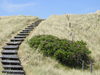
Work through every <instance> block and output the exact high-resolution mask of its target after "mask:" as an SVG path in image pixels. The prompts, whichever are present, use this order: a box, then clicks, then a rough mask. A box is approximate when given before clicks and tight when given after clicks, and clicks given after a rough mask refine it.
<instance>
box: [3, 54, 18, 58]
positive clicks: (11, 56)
mask: <svg viewBox="0 0 100 75" xmlns="http://www.w3.org/2000/svg"><path fill="white" fill-rule="evenodd" d="M2 58H18V56H17V55H2Z"/></svg>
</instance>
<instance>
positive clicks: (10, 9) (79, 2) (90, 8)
mask: <svg viewBox="0 0 100 75" xmlns="http://www.w3.org/2000/svg"><path fill="white" fill-rule="evenodd" d="M97 10H100V0H0V16H15V15H26V16H38V17H40V18H47V17H49V16H50V15H61V14H86V13H91V12H96V11H97Z"/></svg>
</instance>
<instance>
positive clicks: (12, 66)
mask: <svg viewBox="0 0 100 75" xmlns="http://www.w3.org/2000/svg"><path fill="white" fill-rule="evenodd" d="M3 67H4V68H7V67H8V68H10V67H11V68H22V66H21V65H9V64H8V65H3Z"/></svg>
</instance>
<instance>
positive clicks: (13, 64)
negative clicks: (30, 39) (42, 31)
mask: <svg viewBox="0 0 100 75" xmlns="http://www.w3.org/2000/svg"><path fill="white" fill-rule="evenodd" d="M41 21H42V20H38V21H36V22H35V23H32V24H31V25H30V26H28V27H27V28H25V29H24V30H22V31H21V32H20V33H19V34H17V35H16V36H15V37H14V38H13V39H11V40H10V42H8V43H6V46H4V47H3V50H2V52H1V53H2V56H1V63H2V66H3V68H4V70H3V71H2V73H3V74H4V75H25V71H24V69H23V66H22V65H21V62H20V59H19V57H18V49H19V46H20V44H21V43H22V42H23V41H24V39H25V38H26V37H27V36H28V35H29V33H30V31H32V30H33V29H34V28H35V27H36V26H37V25H38V24H39V23H40V22H41Z"/></svg>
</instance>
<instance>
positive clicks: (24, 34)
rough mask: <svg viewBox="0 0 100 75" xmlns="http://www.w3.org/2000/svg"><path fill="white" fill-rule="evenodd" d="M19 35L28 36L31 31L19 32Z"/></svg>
mask: <svg viewBox="0 0 100 75" xmlns="http://www.w3.org/2000/svg"><path fill="white" fill-rule="evenodd" d="M18 35H21V36H27V35H29V33H19V34H18Z"/></svg>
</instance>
